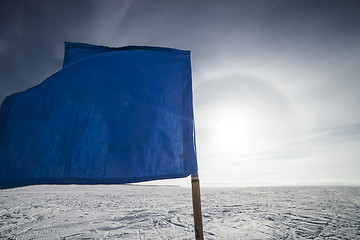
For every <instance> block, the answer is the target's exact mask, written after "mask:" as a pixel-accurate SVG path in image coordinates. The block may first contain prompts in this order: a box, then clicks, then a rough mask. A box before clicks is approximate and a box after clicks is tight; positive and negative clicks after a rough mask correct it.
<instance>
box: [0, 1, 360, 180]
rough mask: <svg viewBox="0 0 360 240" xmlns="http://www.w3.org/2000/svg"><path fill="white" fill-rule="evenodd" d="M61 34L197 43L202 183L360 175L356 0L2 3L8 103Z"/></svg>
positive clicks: (52, 63) (48, 70)
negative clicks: (11, 95) (9, 98)
mask: <svg viewBox="0 0 360 240" xmlns="http://www.w3.org/2000/svg"><path fill="white" fill-rule="evenodd" d="M64 41H71V42H85V43H92V44H99V45H106V46H115V47H119V46H126V45H150V46H163V47H172V48H178V49H186V50H191V52H192V72H193V90H194V109H195V118H196V119H195V120H196V134H197V151H198V163H199V173H200V177H201V183H202V185H203V186H214V185H219V186H220V185H226V186H235V185H238V186H249V185H269V184H280V185H284V184H285V185H288V184H299V183H300V184H304V183H305V184H306V183H317V184H319V183H350V184H360V174H359V173H360V1H356V0H355V1H347V0H338V1H329V0H326V1H325V0H322V1H315V0H311V1H310V0H309V1H302V0H301V1H300V0H299V1H276V0H263V1H256V0H249V1H240V0H236V1H220V0H219V1H180V0H178V1H171V0H164V1H159V0H142V1H140V0H139V1H108V0H104V1H95V0H94V1H93V0H84V1H76V0H68V1H64V0H49V1H37V0H32V1H25V0H24V1H17V0H9V1H5V0H1V1H0V101H2V100H3V99H4V98H5V97H6V96H7V95H9V94H12V93H14V92H18V91H22V90H25V89H27V88H30V87H32V86H35V85H37V84H39V83H40V82H42V81H44V80H45V79H46V78H47V77H49V76H51V75H52V74H53V73H55V72H56V71H59V70H60V69H61V66H62V61H63V52H64ZM184 181H187V182H188V179H186V180H180V181H179V180H177V181H170V182H169V183H180V184H182V183H183V182H184Z"/></svg>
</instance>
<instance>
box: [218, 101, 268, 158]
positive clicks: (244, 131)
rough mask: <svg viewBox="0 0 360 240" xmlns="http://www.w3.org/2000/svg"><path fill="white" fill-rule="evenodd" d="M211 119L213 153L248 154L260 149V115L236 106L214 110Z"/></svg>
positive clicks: (223, 106) (261, 142) (261, 139)
mask: <svg viewBox="0 0 360 240" xmlns="http://www.w3.org/2000/svg"><path fill="white" fill-rule="evenodd" d="M215 109H216V111H215V113H214V114H213V117H212V119H211V142H212V144H211V145H212V148H213V151H216V152H218V153H225V154H249V153H253V152H256V151H258V150H260V149H262V148H263V147H264V146H263V140H264V134H266V131H267V129H265V128H264V126H263V124H262V122H263V120H262V119H261V114H258V113H257V112H255V111H252V110H251V109H247V108H245V107H244V106H240V105H236V104H228V105H222V106H221V107H217V108H215Z"/></svg>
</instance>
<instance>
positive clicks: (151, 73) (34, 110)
mask: <svg viewBox="0 0 360 240" xmlns="http://www.w3.org/2000/svg"><path fill="white" fill-rule="evenodd" d="M196 171H197V159H196V148H195V131H194V117H193V102H192V81H191V62H190V51H182V50H176V49H170V48H160V47H139V46H129V47H123V48H109V47H102V46H94V45H89V44H81V43H65V58H64V66H63V68H62V69H61V70H60V71H59V72H57V73H55V74H54V75H52V76H50V77H49V78H47V79H46V80H45V81H43V82H42V83H41V84H39V85H37V86H35V87H33V88H31V89H28V90H26V91H24V92H20V93H15V94H13V95H10V96H9V97H7V98H6V99H5V100H4V101H3V103H2V105H1V109H0V188H8V187H17V186H25V185H31V184H100V183H101V184H112V183H130V182H139V181H148V180H156V179H168V178H179V177H186V176H188V175H190V174H191V173H193V172H196Z"/></svg>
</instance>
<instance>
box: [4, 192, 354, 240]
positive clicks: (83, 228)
mask: <svg viewBox="0 0 360 240" xmlns="http://www.w3.org/2000/svg"><path fill="white" fill-rule="evenodd" d="M201 193H202V208H203V222H204V231H205V232H204V234H205V238H206V239H360V187H259V188H202V189H201ZM191 201H192V200H191V189H190V188H180V187H164V186H163V187H158V186H134V185H96V186H87V185H86V186H79V185H53V186H52V185H42V186H29V187H22V188H15V189H8V190H0V239H194V232H193V218H192V202H191Z"/></svg>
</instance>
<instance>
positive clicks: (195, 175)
mask: <svg viewBox="0 0 360 240" xmlns="http://www.w3.org/2000/svg"><path fill="white" fill-rule="evenodd" d="M191 177H192V178H194V177H199V173H198V172H194V173H192V174H191Z"/></svg>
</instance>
